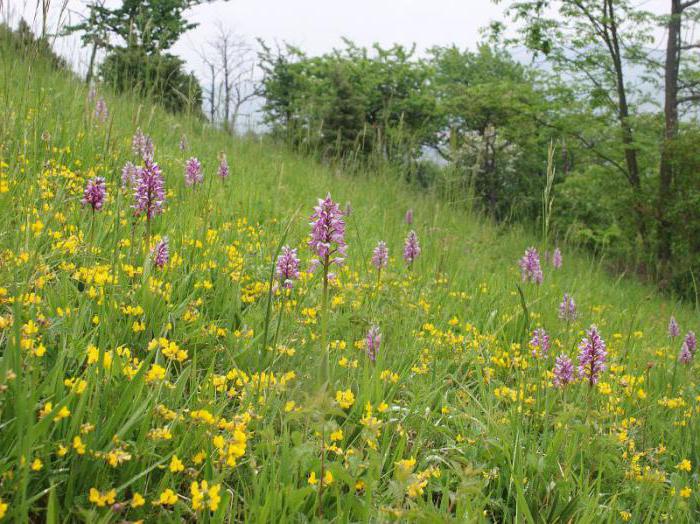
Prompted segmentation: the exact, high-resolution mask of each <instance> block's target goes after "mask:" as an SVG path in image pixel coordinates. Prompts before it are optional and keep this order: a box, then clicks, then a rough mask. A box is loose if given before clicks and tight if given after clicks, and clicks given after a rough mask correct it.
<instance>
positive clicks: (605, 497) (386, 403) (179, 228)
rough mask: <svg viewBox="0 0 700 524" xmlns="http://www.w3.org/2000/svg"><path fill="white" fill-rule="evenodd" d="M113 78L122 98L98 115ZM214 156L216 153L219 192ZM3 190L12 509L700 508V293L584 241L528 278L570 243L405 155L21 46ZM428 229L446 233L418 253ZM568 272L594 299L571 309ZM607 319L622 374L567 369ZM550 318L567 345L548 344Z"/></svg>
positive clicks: (462, 514)
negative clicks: (411, 237) (251, 120)
mask: <svg viewBox="0 0 700 524" xmlns="http://www.w3.org/2000/svg"><path fill="white" fill-rule="evenodd" d="M102 97H103V98H104V102H105V104H106V109H107V110H108V114H107V113H106V112H105V111H103V112H102V113H101V114H96V111H95V109H96V103H97V102H98V101H99V100H101V99H102ZM137 128H140V129H142V130H143V132H144V133H146V134H148V135H150V137H152V140H153V143H154V146H155V156H154V159H155V161H156V162H158V164H159V165H160V168H161V170H162V172H163V174H164V177H165V189H166V202H165V206H164V212H163V213H162V214H160V215H157V216H154V217H153V218H152V219H151V220H150V221H146V220H145V219H144V217H143V216H140V217H135V216H134V210H133V208H132V205H133V195H132V191H131V190H130V189H129V188H122V181H121V171H122V167H123V166H124V164H125V163H126V162H127V161H131V162H133V163H135V164H138V163H140V162H141V160H140V158H139V157H138V156H136V155H134V153H133V152H132V136H133V135H134V133H135V132H136V130H137ZM183 135H184V136H185V137H186V147H185V149H184V150H182V149H181V148H180V142H181V137H182V136H183ZM222 154H225V155H226V158H227V159H228V163H229V166H230V171H231V174H230V176H229V177H228V178H226V179H222V178H220V177H218V176H217V166H218V164H219V161H218V159H219V158H220V156H221V155H222ZM190 157H197V158H198V159H199V160H201V162H202V166H203V172H204V181H203V182H202V183H201V184H197V185H195V186H194V187H188V186H186V185H185V182H184V174H183V173H184V169H185V168H184V166H185V161H186V160H187V159H188V158H190ZM95 176H101V177H104V178H105V179H106V184H107V198H106V201H105V203H104V206H103V207H102V208H101V209H99V210H96V211H93V210H91V208H90V206H84V205H82V204H81V199H82V198H83V191H84V188H85V185H86V182H87V180H88V179H91V178H93V177H95ZM327 193H330V194H331V195H332V198H333V199H334V200H335V201H336V202H338V204H339V205H340V207H341V209H345V208H346V203H350V206H351V209H352V211H351V212H350V213H349V214H348V215H347V216H345V217H344V220H345V225H346V227H345V240H346V242H347V244H348V250H347V258H346V260H345V263H344V264H343V265H342V267H336V268H333V271H334V272H335V273H336V278H335V279H332V280H331V281H330V285H329V290H328V301H327V304H326V308H325V309H324V308H323V282H322V281H323V277H322V272H321V271H320V270H317V271H316V272H314V273H310V272H308V271H307V269H308V268H309V265H310V261H311V259H312V258H313V254H312V253H311V251H310V249H309V247H308V245H307V241H308V239H309V231H310V229H309V222H310V219H309V217H310V216H311V214H312V213H313V207H314V206H315V205H317V200H318V199H319V198H323V197H325V196H326V194H327ZM554 205H556V197H555V201H554ZM408 209H412V210H413V213H414V221H413V224H411V225H408V224H407V223H406V221H405V213H406V211H407V210H408ZM0 213H1V216H2V217H3V220H2V228H1V229H0V521H3V522H4V521H7V522H50V523H54V522H134V521H144V522H181V521H201V522H229V521H234V522H239V521H246V522H270V521H272V522H306V521H332V522H382V521H415V522H536V523H539V522H623V521H625V522H626V521H630V522H659V521H665V520H668V521H673V522H692V521H696V520H698V518H700V505H699V504H700V488H698V485H697V478H698V477H697V476H698V471H699V469H698V466H699V465H700V448H699V447H698V442H697V440H698V435H699V434H700V433H699V430H700V424H699V420H698V417H699V416H700V409H699V408H698V404H697V401H698V399H700V396H698V395H699V392H698V388H697V385H696V383H695V377H696V370H697V365H696V364H694V363H693V362H692V361H691V363H690V364H682V363H679V362H678V353H679V350H680V348H681V343H682V340H683V337H684V335H685V333H686V332H687V331H689V330H697V329H698V328H700V325H698V322H697V315H696V311H695V310H694V309H693V307H692V306H690V305H683V304H680V303H675V302H672V301H670V300H668V299H664V298H661V297H659V296H657V294H656V293H655V291H654V290H653V289H652V288H649V287H645V286H644V285H642V284H639V283H636V282H634V281H632V280H631V279H627V278H622V277H614V276H611V275H609V274H606V272H605V271H604V270H603V269H602V267H601V266H602V265H603V262H601V261H600V260H596V259H592V258H590V257H589V256H587V255H583V254H581V253H578V252H576V251H575V250H574V249H572V248H569V247H567V246H566V245H559V247H560V248H561V250H562V253H563V265H562V267H561V269H556V268H554V267H553V265H552V264H551V262H549V261H547V260H545V259H544V258H542V270H543V273H544V280H543V283H542V284H541V285H537V284H535V283H531V282H523V281H522V280H521V273H520V268H519V266H518V261H519V259H520V258H521V257H522V256H523V253H524V252H525V249H526V248H528V247H530V246H535V247H537V248H538V249H539V250H540V252H541V253H544V252H545V251H549V252H551V251H552V250H553V249H554V247H555V245H554V243H553V242H552V243H550V244H551V245H549V246H545V245H544V243H543V241H542V239H541V238H539V237H538V236H535V235H533V234H531V233H530V232H527V231H526V230H524V229H519V228H516V227H511V228H505V227H496V226H494V225H492V224H491V223H489V222H488V221H487V220H484V219H482V218H480V217H478V216H474V215H471V214H468V213H467V212H465V211H464V210H463V209H461V208H457V207H451V206H450V205H448V204H447V203H445V202H444V201H441V200H440V199H439V198H438V197H436V196H434V195H431V194H427V193H421V192H419V191H418V190H416V189H414V188H410V187H408V186H406V185H404V184H403V183H402V182H401V181H400V180H399V179H397V177H396V175H395V174H393V173H392V172H390V171H386V172H378V173H364V174H362V173H354V174H346V173H343V172H341V171H339V170H338V169H335V168H333V167H328V166H324V165H322V164H319V163H317V162H315V161H313V160H310V159H308V158H304V157H301V156H298V155H295V154H293V153H290V152H288V151H286V150H285V149H284V148H282V147H280V146H277V145H274V144H271V143H269V142H268V141H266V140H257V139H253V138H250V139H243V138H241V139H231V138H230V137H229V136H228V135H226V134H224V133H222V132H219V131H216V130H214V129H213V128H211V127H210V126H209V125H207V124H205V123H203V122H201V121H198V120H195V119H187V118H183V117H180V118H177V117H174V116H172V115H169V114H167V113H165V112H164V111H163V110H161V109H159V108H157V107H152V106H151V105H149V104H148V103H145V102H143V101H139V100H135V99H128V98H126V97H121V98H117V97H115V96H113V95H111V93H110V92H109V91H108V90H106V89H98V92H97V93H96V94H95V96H94V97H93V96H90V94H89V93H88V90H87V88H86V87H85V86H84V85H83V84H81V83H80V82H79V81H77V80H75V79H73V78H71V77H70V75H68V74H67V73H65V72H57V71H53V70H51V69H50V68H49V67H48V65H47V64H44V63H43V62H42V61H41V60H33V61H31V62H25V61H22V60H20V59H18V58H17V57H15V56H14V55H13V53H12V51H11V50H9V49H8V48H7V47H4V46H0ZM147 222H148V223H147ZM410 230H415V232H416V234H417V236H418V239H419V241H420V247H421V253H420V255H419V256H418V257H417V259H416V260H415V262H414V263H413V264H412V265H411V266H410V267H408V266H407V264H406V263H405V262H404V260H403V257H402V252H403V248H404V240H405V238H406V235H407V233H408V232H409V231H410ZM165 236H167V237H168V239H169V248H170V257H169V260H168V262H167V263H166V264H165V265H164V266H163V267H158V265H157V264H154V260H153V256H152V255H151V251H152V249H153V248H154V246H155V245H156V244H157V243H158V242H159V241H161V240H162V239H163V238H164V237H165ZM380 240H383V241H386V243H387V245H388V248H389V261H388V266H387V267H386V268H385V269H383V270H382V271H381V273H380V274H378V271H377V269H375V267H374V266H373V265H372V264H371V257H372V251H373V249H374V247H375V246H376V244H377V242H378V241H380ZM283 245H289V246H290V247H292V248H297V249H298V255H299V258H300V259H301V265H300V270H301V274H300V278H299V279H298V280H296V281H295V282H294V285H293V287H292V288H291V289H288V288H286V287H284V286H283V285H280V284H281V283H280V281H279V279H278V278H277V277H276V275H275V271H274V268H275V263H276V260H277V257H278V255H279V253H280V248H281V247H282V246H283ZM271 284H272V285H271ZM518 286H520V289H522V296H521V294H520V292H519V290H518ZM564 293H568V294H570V295H571V296H573V297H574V298H575V300H576V304H577V316H576V318H575V320H571V321H566V320H562V319H560V318H559V304H560V302H561V301H562V297H563V295H564ZM671 315H674V316H675V318H676V319H677V320H678V323H679V325H680V328H681V332H680V336H679V337H677V338H670V337H669V335H668V329H667V326H668V323H669V318H670V317H671ZM324 317H325V318H326V319H327V337H326V338H327V349H326V348H325V347H323V346H324V342H323V338H324V337H323V333H322V329H321V324H322V320H323V318H324ZM591 325H596V326H597V327H598V329H599V331H600V334H601V336H602V338H603V339H604V341H605V343H606V345H607V362H606V369H605V371H603V372H602V373H601V375H600V378H599V380H598V382H597V383H596V384H594V385H591V384H590V382H589V381H587V380H585V379H577V380H575V381H574V382H573V383H570V384H567V385H565V386H562V387H556V386H555V385H554V384H553V378H554V375H553V367H554V364H555V358H556V357H557V356H559V355H561V354H566V355H568V356H569V357H570V358H571V359H572V361H573V363H574V366H576V365H577V363H578V362H577V357H578V354H579V349H578V346H579V343H580V341H581V339H582V338H583V337H584V336H585V332H586V330H588V329H589V327H590V326H591ZM372 326H377V327H378V328H379V330H380V331H381V345H380V347H379V350H378V352H377V355H376V360H374V361H373V360H372V359H371V358H369V356H368V351H367V349H368V348H367V341H366V335H367V332H368V330H369V329H370V328H371V327H372ZM537 328H544V329H545V330H546V332H547V333H548V335H549V337H550V343H551V348H550V349H549V351H548V352H547V354H542V352H538V353H537V354H534V355H533V348H532V347H531V346H530V341H531V338H532V333H533V331H534V330H535V329H537ZM326 351H327V354H328V368H329V373H328V376H327V377H325V376H324V372H323V369H322V368H323V362H324V357H323V356H324V353H325V352H326ZM319 376H320V377H322V378H319Z"/></svg>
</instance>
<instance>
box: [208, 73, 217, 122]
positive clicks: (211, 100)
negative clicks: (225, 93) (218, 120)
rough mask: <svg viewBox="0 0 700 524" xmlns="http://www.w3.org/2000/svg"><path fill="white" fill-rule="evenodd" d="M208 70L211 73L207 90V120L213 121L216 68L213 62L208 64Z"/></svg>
mask: <svg viewBox="0 0 700 524" xmlns="http://www.w3.org/2000/svg"><path fill="white" fill-rule="evenodd" d="M209 72H210V74H211V88H210V90H209V120H211V123H212V124H213V123H214V117H215V116H216V70H215V69H214V65H213V64H209Z"/></svg>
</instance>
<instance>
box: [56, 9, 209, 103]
mask: <svg viewBox="0 0 700 524" xmlns="http://www.w3.org/2000/svg"><path fill="white" fill-rule="evenodd" d="M204 1H205V0H123V1H122V3H121V5H120V6H119V7H114V8H112V7H107V5H106V3H105V2H104V0H95V1H94V2H92V3H91V4H89V5H88V16H87V17H86V18H85V20H84V21H83V22H81V23H79V24H76V25H73V26H70V27H67V28H66V30H65V33H66V34H71V33H75V32H80V33H82V35H81V39H82V41H83V43H84V44H86V45H90V46H92V51H91V58H90V64H89V66H88V73H87V78H86V80H87V81H88V82H90V81H91V80H92V76H93V69H94V67H95V64H94V63H95V57H96V54H97V50H98V49H105V50H106V51H107V57H106V58H105V62H104V63H103V64H102V66H101V68H100V72H101V73H102V76H103V79H104V80H105V81H107V82H109V83H111V84H112V85H113V86H114V87H115V88H117V89H119V90H131V91H134V92H136V93H139V94H141V95H145V94H149V95H153V96H154V97H155V98H156V99H157V100H158V101H160V102H162V103H164V104H165V105H166V107H167V108H168V109H170V110H173V111H183V110H189V109H191V108H192V107H194V105H193V102H198V103H199V104H201V98H202V94H201V88H200V87H199V85H198V84H197V85H195V84H196V80H195V78H194V76H193V75H191V74H188V73H186V72H185V71H184V70H183V65H184V62H183V61H182V60H180V59H179V58H177V57H175V56H173V55H170V54H168V53H167V50H168V49H170V48H171V47H172V46H173V45H174V44H175V42H177V40H178V39H179V38H180V36H182V34H183V33H185V32H186V31H189V30H190V29H193V28H194V27H196V26H197V24H195V23H192V22H189V21H188V20H187V19H186V18H185V11H186V10H187V9H189V8H191V7H193V6H195V5H198V4H201V3H204ZM186 97H191V99H189V100H185V99H186Z"/></svg>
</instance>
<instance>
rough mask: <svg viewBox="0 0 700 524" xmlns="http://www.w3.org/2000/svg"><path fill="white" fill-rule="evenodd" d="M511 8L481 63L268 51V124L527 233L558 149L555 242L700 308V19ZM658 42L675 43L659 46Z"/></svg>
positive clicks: (608, 3) (366, 52) (571, 6)
mask: <svg viewBox="0 0 700 524" xmlns="http://www.w3.org/2000/svg"><path fill="white" fill-rule="evenodd" d="M503 4H505V5H506V6H507V7H508V10H507V13H508V19H507V20H506V21H503V22H502V23H495V24H493V27H492V28H491V30H490V31H489V36H488V38H487V39H486V40H485V43H484V44H483V45H481V46H480V47H479V48H478V49H476V50H474V51H469V50H460V49H457V48H455V47H447V48H434V49H430V50H428V52H427V54H426V55H423V56H417V55H416V53H415V50H409V49H405V48H402V47H400V46H395V47H393V48H390V49H382V48H380V47H379V46H375V47H374V48H373V49H364V48H358V47H357V46H355V45H354V44H352V43H351V42H346V45H345V47H344V48H341V49H338V50H336V51H334V52H331V53H327V54H325V55H323V56H307V55H305V54H304V53H303V51H301V50H299V49H297V48H295V47H292V46H288V47H287V48H285V49H276V50H273V49H271V48H264V50H263V52H262V54H261V62H262V65H263V70H264V72H265V76H264V80H263V92H264V95H265V100H266V105H265V114H266V116H267V121H268V123H270V125H271V126H272V129H273V131H274V133H275V134H276V135H277V136H280V137H283V138H284V139H286V140H287V141H288V142H289V143H291V144H293V145H295V146H297V147H299V148H301V150H302V151H312V152H314V153H316V154H318V155H319V156H321V157H324V158H327V159H332V160H334V161H341V162H344V163H348V162H349V163H357V162H359V163H360V164H361V165H365V166H366V165H376V164H377V163H378V162H389V163H390V164H392V165H393V166H394V167H395V168H396V169H397V170H398V171H401V172H402V173H403V174H404V175H405V176H406V177H407V178H409V179H412V180H416V181H417V182H419V183H420V184H422V185H424V186H428V185H435V186H437V187H441V188H443V189H444V194H445V195H446V197H447V198H450V199H453V200H454V201H462V202H466V203H467V205H468V206H470V207H471V206H474V205H475V204H476V206H477V207H478V208H479V209H481V210H482V211H483V212H485V213H486V214H488V215H491V216H493V217H495V218H496V219H498V220H504V219H516V220H521V221H525V222H529V223H533V222H535V221H536V220H537V219H538V216H539V212H540V207H539V205H538V202H539V200H540V197H541V194H542V191H543V188H544V180H545V176H544V174H545V170H546V165H547V151H548V145H549V144H550V143H553V144H554V145H555V147H556V154H555V156H554V161H555V168H556V173H557V175H556V177H555V182H554V183H555V191H554V192H555V193H556V194H557V197H556V201H555V205H554V214H553V217H552V227H553V229H554V231H555V232H556V234H557V236H558V237H559V238H562V239H564V238H566V239H567V240H569V241H570V242H573V243H574V244H579V245H583V246H586V247H587V248H588V249H590V250H592V251H594V252H597V253H599V254H604V255H605V256H606V257H608V259H609V260H610V262H611V265H612V266H613V267H615V268H616V269H621V270H627V271H631V272H633V273H637V274H638V275H640V276H642V277H646V278H648V279H650V280H653V281H656V282H657V283H658V284H660V286H661V287H662V288H664V289H667V290H674V291H676V292H678V293H680V294H681V295H683V296H685V297H686V298H689V299H693V300H694V299H695V298H696V292H695V286H694V284H693V281H694V275H695V273H697V271H698V269H699V266H700V253H698V250H697V245H696V242H695V241H694V240H693V238H694V237H693V235H692V234H688V233H689V232H688V230H687V227H688V225H689V224H693V223H694V221H693V219H692V217H694V216H695V207H696V206H695V201H696V197H695V195H697V194H698V191H699V189H700V177H698V176H697V175H696V173H697V172H696V168H695V166H696V165H697V163H698V156H697V148H695V147H692V146H690V144H692V143H693V142H694V140H695V139H696V137H697V136H698V133H699V132H700V128H699V127H698V122H697V118H696V117H697V102H698V100H700V98H698V89H697V88H698V85H699V84H698V75H699V74H700V67H698V57H697V53H696V52H695V51H694V50H695V49H696V48H697V45H696V44H695V43H694V42H693V41H692V39H691V40H689V41H685V38H686V36H685V35H686V34H689V33H688V32H689V31H690V28H692V27H693V24H694V23H695V21H696V20H697V19H698V17H699V16H700V11H699V10H698V9H699V8H698V7H697V6H695V2H685V3H682V2H680V0H678V1H676V0H673V1H672V2H670V4H671V8H672V10H673V11H672V13H669V15H668V16H653V15H651V14H650V13H648V12H646V11H644V10H643V7H637V6H635V5H633V3H631V2H628V1H626V0H614V1H613V0H605V1H598V0H590V1H588V0H587V1H580V0H556V1H555V0H551V1H539V0H538V1H512V2H503ZM661 33H665V34H666V35H669V36H668V42H665V41H658V40H655V36H654V35H655V34H661ZM513 35H515V37H513ZM656 38H658V37H656ZM664 38H665V37H664ZM654 46H656V47H666V48H667V49H666V51H667V52H666V56H665V57H664V54H663V53H661V52H658V51H653V50H652V48H653V47H654ZM513 53H515V54H516V55H517V56H519V57H520V58H519V60H516V59H515V58H513ZM531 59H534V61H531ZM526 64H527V65H526ZM435 157H437V158H438V159H439V160H440V161H438V162H437V163H436V162H434V161H430V160H432V159H434V158H435ZM681 159H682V160H681ZM691 228H692V226H691Z"/></svg>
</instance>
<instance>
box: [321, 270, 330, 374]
mask: <svg viewBox="0 0 700 524" xmlns="http://www.w3.org/2000/svg"><path fill="white" fill-rule="evenodd" d="M329 375H330V372H329V364H328V257H326V260H325V261H324V263H323V294H322V295H321V369H320V375H319V378H320V383H321V386H324V385H325V384H327V383H328V376H329Z"/></svg>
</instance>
